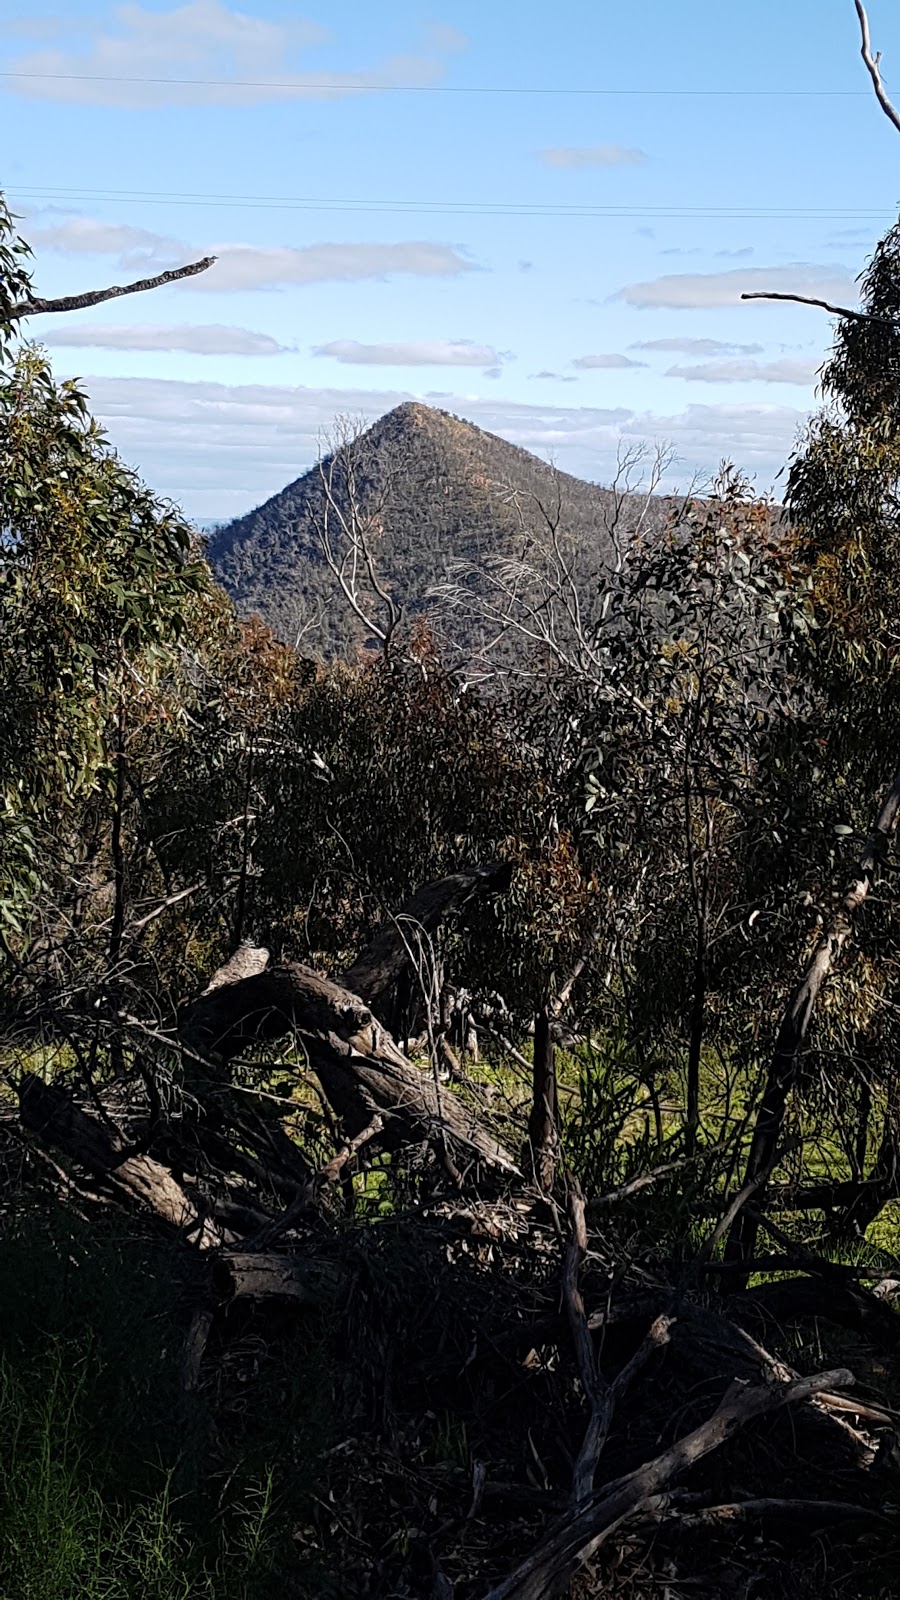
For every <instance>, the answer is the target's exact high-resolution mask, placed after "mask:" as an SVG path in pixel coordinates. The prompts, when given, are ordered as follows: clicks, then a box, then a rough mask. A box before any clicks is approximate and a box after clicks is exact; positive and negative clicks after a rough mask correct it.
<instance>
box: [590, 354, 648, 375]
mask: <svg viewBox="0 0 900 1600" xmlns="http://www.w3.org/2000/svg"><path fill="white" fill-rule="evenodd" d="M572 365H573V367H580V368H582V370H584V371H587V370H588V369H589V368H592V367H608V368H610V369H612V368H615V369H616V370H619V369H622V368H625V367H645V366H646V365H647V363H646V361H632V359H631V357H630V356H620V355H616V354H615V353H611V354H609V355H598V356H576V358H575V360H574V361H573V362H572Z"/></svg>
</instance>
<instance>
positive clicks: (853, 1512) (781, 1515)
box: [642, 1496, 884, 1534]
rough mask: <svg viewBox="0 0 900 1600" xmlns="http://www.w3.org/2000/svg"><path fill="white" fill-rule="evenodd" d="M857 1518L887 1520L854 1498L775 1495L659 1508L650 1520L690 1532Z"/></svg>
mask: <svg viewBox="0 0 900 1600" xmlns="http://www.w3.org/2000/svg"><path fill="white" fill-rule="evenodd" d="M853 1517H859V1518H862V1519H864V1520H869V1521H876V1522H880V1521H884V1513H883V1512H881V1511H874V1510H873V1509H872V1507H871V1506H860V1505H856V1504H855V1503H854V1502H853V1501H850V1500H779V1499H776V1498H774V1497H771V1496H770V1497H766V1498H762V1499H755V1500H731V1501H729V1502H727V1503H725V1504H723V1505H718V1506H702V1507H701V1508H700V1509H699V1510H697V1511H684V1510H681V1509H680V1508H679V1507H678V1506H672V1507H670V1508H669V1509H666V1508H665V1507H659V1508H657V1509H656V1510H655V1512H653V1513H652V1514H651V1516H650V1518H649V1519H648V1520H652V1521H654V1522H657V1521H658V1522H659V1523H660V1524H661V1526H662V1527H663V1528H664V1529H667V1530H668V1529H674V1531H675V1532H676V1533H684V1534H688V1533H696V1532H697V1531H698V1530H701V1529H702V1530H709V1529H714V1528H720V1529H721V1528H726V1527H732V1526H736V1525H739V1524H744V1523H754V1522H771V1521H774V1520H776V1519H778V1520H785V1519H787V1520H788V1521H790V1522H791V1523H793V1522H794V1521H795V1520H796V1519H797V1518H800V1519H801V1520H802V1521H803V1522H808V1523H812V1524H813V1526H814V1527H818V1526H821V1527H827V1526H828V1525H829V1523H831V1522H832V1521H833V1520H835V1519H836V1518H840V1519H842V1520H843V1519H850V1518H853ZM642 1520H643V1519H642Z"/></svg>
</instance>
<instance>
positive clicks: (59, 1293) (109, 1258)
mask: <svg viewBox="0 0 900 1600" xmlns="http://www.w3.org/2000/svg"><path fill="white" fill-rule="evenodd" d="M182 1263H183V1258H182V1257H181V1256H180V1255H179V1253H178V1252H177V1251H176V1250H174V1249H173V1248H171V1247H170V1246H168V1245H161V1244H160V1243H159V1242H158V1241H157V1240H156V1239H154V1238H153V1237H152V1236H150V1237H148V1236H143V1237H136V1236H134V1235H133V1234H131V1233H129V1232H128V1230H127V1228H126V1227H125V1225H124V1223H120V1224H115V1225H111V1224H108V1223H103V1222H101V1223H99V1224H92V1225H91V1226H88V1225H87V1224H82V1223H80V1222H79V1221H78V1219H77V1218H73V1217H72V1216H71V1215H65V1214H64V1213H63V1212H61V1211H58V1212H57V1211H54V1210H53V1208H52V1207H51V1208H49V1210H48V1212H47V1213H46V1214H43V1213H42V1214H36V1213H33V1212H31V1213H28V1214H25V1215H21V1216H19V1217H17V1218H13V1219H11V1221H9V1222H8V1226H7V1231H6V1234H5V1236H4V1237H3V1238H2V1240H0V1303H2V1305H3V1319H2V1323H0V1461H2V1463H3V1472H2V1478H0V1600H132V1597H133V1600H188V1597H190V1600H194V1597H196V1600H207V1597H209V1600H268V1597H269V1596H272V1595H276V1594H277V1595H278V1596H279V1597H281V1596H285V1597H288V1596H291V1597H293V1596H301V1595H303V1596H304V1597H306V1596H308V1595H312V1594H314V1593H317V1592H324V1591H323V1590H320V1589H317V1588H316V1587H314V1586H313V1580H312V1578H311V1577H310V1575H309V1573H308V1572H305V1571H304V1568H303V1565H302V1563H301V1561H300V1559H299V1558H298V1555H297V1552H296V1548H295V1545H294V1542H293V1529H294V1527H295V1526H297V1524H298V1523H299V1522H301V1521H303V1520H305V1519H306V1518H307V1516H308V1509H309V1504H310V1495H311V1492H312V1490H313V1489H314V1487H315V1480H316V1464H317V1460H318V1457H319V1455H320V1453H321V1451H322V1450H323V1449H325V1448H327V1447H328V1445H329V1444H331V1443H332V1431H331V1430H332V1427H333V1419H332V1404H331V1373H330V1368H329V1364H328V1359H327V1356H326V1354H325V1338H324V1334H323V1333H322V1332H321V1331H320V1332H318V1333H317V1331H316V1329H315V1326H314V1325H311V1324H309V1323H306V1324H304V1330H303V1332H304V1337H303V1338H302V1339H297V1338H296V1336H294V1337H293V1338H291V1337H290V1330H289V1331H288V1337H286V1338H283V1339H282V1340H280V1341H279V1340H273V1341H265V1342H263V1341H260V1340H258V1339H256V1338H255V1336H254V1333H253V1329H252V1327H247V1328H243V1327H238V1328H236V1329H233V1330H231V1333H230V1336H229V1339H228V1343H227V1346H225V1347H223V1349H222V1351H221V1352H217V1353H216V1354H217V1357H218V1359H216V1360H214V1361H211V1368H212V1371H211V1374H210V1382H209V1392H208V1393H203V1392H201V1393H200V1394H197V1395H190V1396H186V1395H185V1394H184V1393H183V1391H182V1390H181V1387H180V1383H179V1362H180V1355H181V1349H182V1343H183V1336H184V1309H183V1308H184V1304H185V1292H186V1288H188V1286H187V1285H186V1283H185V1278H184V1267H183V1264H182Z"/></svg>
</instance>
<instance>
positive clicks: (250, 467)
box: [86, 378, 806, 517]
mask: <svg viewBox="0 0 900 1600" xmlns="http://www.w3.org/2000/svg"><path fill="white" fill-rule="evenodd" d="M86 383H87V388H88V392H89V395H90V399H91V404H92V409H93V410H94V412H95V414H96V415H97V416H99V417H100V418H101V420H102V421H103V422H104V423H105V424H106V425H107V427H108V428H109V431H110V436H111V438H112V440H113V442H114V444H115V445H116V447H117V448H118V449H119V450H120V451H121V453H122V455H123V456H124V457H125V459H126V460H130V461H132V462H133V463H134V464H135V465H136V466H137V467H138V468H139V469H140V471H141V472H142V474H143V476H144V477H145V478H146V480H147V481H148V482H149V483H151V484H153V486H154V487H156V488H158V489H159V490H160V491H161V492H163V493H166V494H169V495H171V496H173V498H175V499H177V500H181V501H183V502H184V503H185V505H186V506H187V509H188V510H189V511H190V512H191V514H193V515H196V516H208V517H216V516H223V515H228V514H235V515H236V514H237V513H238V512H240V511H243V510H246V509H247V508H248V507H250V506H252V505H256V504H259V502H260V501H261V500H263V499H265V498H266V497H267V496H268V495H270V494H273V493H275V492H276V491H277V490H278V489H281V488H283V487H284V485H285V484H286V483H288V482H290V481H291V480H292V479H293V478H296V477H297V476H299V474H300V473H302V472H304V471H306V470H307V468H308V467H310V466H311V465H312V463H313V462H314V461H315V459H316V455H317V452H318V448H319V441H320V439H321V437H322V434H323V431H325V432H327V430H328V429H329V428H331V427H332V426H333V422H334V418H335V417H336V416H338V415H348V414H349V415H351V416H358V417H359V418H360V419H361V420H362V421H364V422H371V421H374V420H375V418H376V417H378V416H381V415H383V413H384V412H385V411H388V410H390V409H391V408H392V407H393V406H396V405H399V404H400V402H401V401H403V400H411V399H416V398H417V399H419V400H424V401H425V402H426V403H429V404H435V405H438V406H441V407H442V408H443V409H445V410H447V411H451V412H453V413H455V414H456V415H457V416H461V417H466V418H468V419H469V420H470V421H472V422H474V423H476V424H477V425H478V426H479V427H482V428H486V429H487V430H488V431H489V432H492V433H497V434H500V435H501V436H502V437H503V438H505V439H508V440H509V441H510V442H511V443H513V444H518V445H521V446H522V447H523V448H525V449H527V450H533V451H535V452H536V453H537V454H539V455H544V456H546V455H547V454H548V453H549V454H552V456H553V457H554V459H555V460H557V461H558V463H559V465H560V466H561V467H563V468H564V469H565V470H566V471H568V472H573V473H576V474H577V475H579V476H582V477H587V478H591V479H594V480H596V481H600V482H609V480H610V478H611V476H612V473H613V471H614V470H615V456H616V449H617V445H618V441H619V439H620V438H621V437H622V435H623V434H624V435H626V436H627V437H628V438H629V439H648V440H651V441H652V440H659V439H665V440H670V441H671V442H672V443H673V444H674V445H675V447H676V449H677V450H678V452H679V455H680V458H681V463H682V464H681V466H680V468H679V473H678V477H679V478H680V480H681V482H682V483H683V482H684V481H685V480H688V479H689V478H690V477H691V475H692V474H693V472H694V470H695V469H696V468H699V469H701V470H703V471H714V470H715V468H716V467H717V466H718V463H719V461H720V460H721V458H722V457H723V456H724V457H728V458H730V459H733V460H735V461H736V462H737V464H738V465H739V466H742V467H745V468H747V469H749V470H751V471H754V472H756V473H757V474H758V476H759V479H760V481H761V482H763V483H769V482H771V480H772V479H773V478H774V476H775V474H776V472H778V471H779V470H780V468H781V467H782V466H783V464H784V462H785V460H786V458H787V455H788V452H789V450H790V448H791V444H792V442H793V440H794V438H795V436H796V434H797V431H798V428H799V427H800V425H801V423H802V422H803V420H804V418H805V416H806V412H804V411H802V410H795V409H793V408H791V407H786V406H774V405H758V404H754V405H691V406H688V407H687V408H686V409H685V410H682V411H680V412H677V413H675V414H673V415H669V416H663V415H658V414H656V413H653V412H642V413H635V412H634V411H630V410H628V409H626V408H624V407H617V408H609V409H604V408H601V407H596V406H565V405H559V404H556V403H554V402H550V403H548V404H537V403H531V404H526V403H519V402H504V401H502V400H500V399H497V398H495V397H492V396H487V395H481V396H475V397H473V396H471V395H468V396H467V395H460V394H454V393H443V394H439V395H438V394H435V393H433V392H426V393H425V394H422V393H419V394H418V395H415V394H413V393H412V392H411V391H409V390H405V391H402V390H401V391H398V390H371V389H354V388H350V389H346V388H327V387H326V388H304V387H288V386H286V385H265V384H241V385H230V384H223V383H212V382H201V381H195V382H178V381H175V380H163V379H152V380H151V379H142V378H89V379H87V380H86ZM676 486H677V479H673V480H672V481H671V483H669V484H667V487H671V488H673V489H674V488H675V487H676Z"/></svg>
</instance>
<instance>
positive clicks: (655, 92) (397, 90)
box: [0, 69, 869, 100]
mask: <svg viewBox="0 0 900 1600" xmlns="http://www.w3.org/2000/svg"><path fill="white" fill-rule="evenodd" d="M0 78H24V79H29V80H39V81H42V82H44V81H49V82H54V83H135V84H141V83H144V84H157V85H167V86H169V87H174V88H195V89H196V88H202V89H285V90H293V92H294V93H295V94H322V95H327V94H485V95H487V94H497V95H519V94H521V95H554V94H555V95H596V96H628V97H640V98H654V97H656V98H660V97H663V98H676V99H717V98H718V99H721V98H723V97H725V98H728V99H731V98H733V97H734V96H739V97H740V98H742V99H784V100H798V99H799V100H809V99H840V100H858V99H868V98H869V91H868V90H866V89H607V88H603V89H585V88H574V87H564V88H547V87H545V86H544V85H540V86H538V85H520V86H515V85H513V86H493V85H478V86H475V85H466V84H439V83H360V82H356V83H315V82H312V81H310V80H309V79H302V80H301V81H297V80H296V79H295V80H293V81H291V80H287V81H278V80H276V79H271V78H260V79H257V78H132V77H124V76H121V75H119V74H114V73H103V74H100V73H88V72H16V71H15V70H12V69H5V70H2V71H0Z"/></svg>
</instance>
